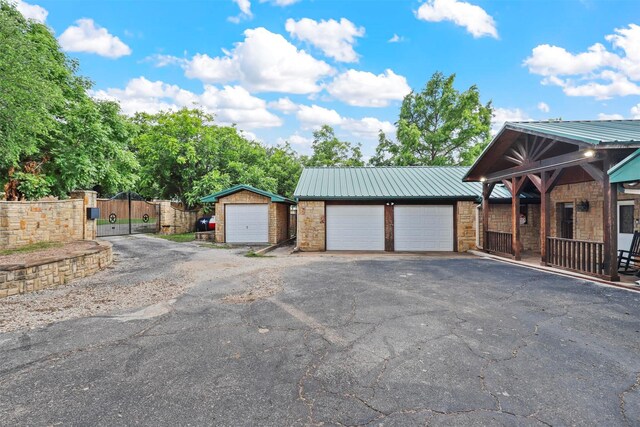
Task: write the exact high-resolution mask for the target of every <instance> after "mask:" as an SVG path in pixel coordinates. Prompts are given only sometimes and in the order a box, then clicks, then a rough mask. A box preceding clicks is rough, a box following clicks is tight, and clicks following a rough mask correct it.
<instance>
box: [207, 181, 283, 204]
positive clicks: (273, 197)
mask: <svg viewBox="0 0 640 427" xmlns="http://www.w3.org/2000/svg"><path fill="white" fill-rule="evenodd" d="M242 190H247V191H251V192H253V193H256V194H260V195H261V196H265V197H269V198H270V199H271V201H272V202H278V203H291V204H294V203H295V202H294V201H293V200H291V199H287V198H286V197H284V196H280V195H278V194H274V193H270V192H268V191H264V190H260V189H259V188H255V187H252V186H250V185H244V184H240V185H235V186H233V187H230V188H227V189H226V190H222V191H218V192H217V193H213V194H210V195H208V196H206V197H203V198H201V199H200V201H201V202H202V203H215V202H217V201H218V199H219V198H220V197H224V196H228V195H229V194H233V193H237V192H238V191H242Z"/></svg>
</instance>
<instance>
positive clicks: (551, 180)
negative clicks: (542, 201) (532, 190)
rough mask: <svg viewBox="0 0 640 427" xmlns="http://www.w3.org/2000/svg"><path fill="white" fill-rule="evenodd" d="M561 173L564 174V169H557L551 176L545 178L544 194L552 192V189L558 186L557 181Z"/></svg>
mask: <svg viewBox="0 0 640 427" xmlns="http://www.w3.org/2000/svg"><path fill="white" fill-rule="evenodd" d="M563 172H564V168H558V169H556V170H554V171H553V172H552V173H551V175H549V177H548V178H547V184H546V187H545V192H547V193H551V191H553V189H554V188H555V187H556V184H558V180H559V179H560V177H561V176H562V173H563ZM547 173H549V172H547Z"/></svg>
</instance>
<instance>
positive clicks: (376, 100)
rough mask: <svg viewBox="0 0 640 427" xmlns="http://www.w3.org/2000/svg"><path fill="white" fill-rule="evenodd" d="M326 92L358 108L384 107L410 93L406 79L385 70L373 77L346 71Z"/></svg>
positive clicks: (369, 74)
mask: <svg viewBox="0 0 640 427" xmlns="http://www.w3.org/2000/svg"><path fill="white" fill-rule="evenodd" d="M327 91H328V92H329V94H331V95H332V96H333V97H334V98H337V99H339V100H341V101H343V102H345V103H347V104H349V105H354V106H358V107H386V106H387V105H389V102H390V101H394V100H401V99H402V98H404V96H405V95H406V94H408V93H409V92H411V88H410V87H409V85H408V84H407V79H406V78H405V77H403V76H400V75H398V74H395V73H394V72H393V71H391V70H386V71H385V72H384V73H383V74H378V75H375V74H373V73H369V72H367V71H356V70H348V71H346V72H344V73H342V74H340V75H338V76H337V77H336V78H335V79H334V80H333V81H332V82H331V83H330V84H329V85H328V86H327Z"/></svg>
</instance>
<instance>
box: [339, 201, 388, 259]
mask: <svg viewBox="0 0 640 427" xmlns="http://www.w3.org/2000/svg"><path fill="white" fill-rule="evenodd" d="M327 250H329V251H344V250H354V251H383V250H384V206H380V205H375V206H371V205H342V206H340V205H329V206H327Z"/></svg>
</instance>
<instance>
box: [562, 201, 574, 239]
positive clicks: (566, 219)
mask: <svg viewBox="0 0 640 427" xmlns="http://www.w3.org/2000/svg"><path fill="white" fill-rule="evenodd" d="M558 214H559V222H560V237H562V238H563V239H573V203H560V206H558Z"/></svg>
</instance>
